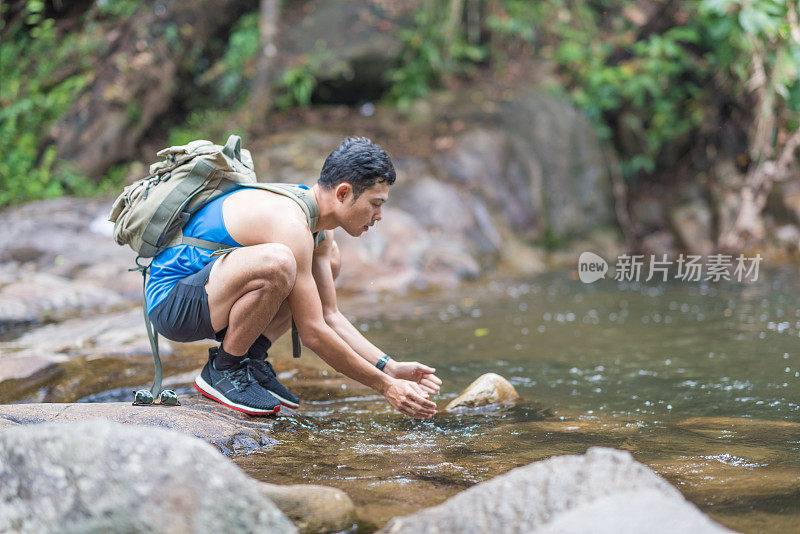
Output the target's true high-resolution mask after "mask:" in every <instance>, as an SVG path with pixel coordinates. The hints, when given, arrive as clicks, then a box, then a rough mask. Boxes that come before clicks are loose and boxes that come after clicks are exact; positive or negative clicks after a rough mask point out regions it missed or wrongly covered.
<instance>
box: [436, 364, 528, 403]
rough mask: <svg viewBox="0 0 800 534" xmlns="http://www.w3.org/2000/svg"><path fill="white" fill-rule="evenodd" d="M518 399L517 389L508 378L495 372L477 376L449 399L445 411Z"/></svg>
mask: <svg viewBox="0 0 800 534" xmlns="http://www.w3.org/2000/svg"><path fill="white" fill-rule="evenodd" d="M517 399H519V395H518V394H517V390H515V389H514V386H512V385H511V384H510V383H509V382H508V380H506V379H505V378H503V377H502V376H500V375H498V374H495V373H486V374H485V375H481V376H479V377H478V378H477V379H476V380H475V381H474V382H473V383H472V384H470V385H469V386H468V387H467V389H465V390H464V391H462V392H461V395H459V396H458V397H456V398H455V399H453V400H452V401H450V404H448V405H447V407H446V408H445V411H448V412H449V411H453V410H458V409H460V408H478V407H480V406H486V405H489V404H511V403H513V402H514V401H516V400H517Z"/></svg>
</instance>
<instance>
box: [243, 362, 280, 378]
mask: <svg viewBox="0 0 800 534" xmlns="http://www.w3.org/2000/svg"><path fill="white" fill-rule="evenodd" d="M247 363H248V364H249V365H251V366H253V367H255V368H256V369H259V370H261V371H262V372H264V373H266V374H267V375H269V376H275V369H273V368H272V364H271V363H269V362H268V361H267V360H254V359H252V358H250V359H248V361H247Z"/></svg>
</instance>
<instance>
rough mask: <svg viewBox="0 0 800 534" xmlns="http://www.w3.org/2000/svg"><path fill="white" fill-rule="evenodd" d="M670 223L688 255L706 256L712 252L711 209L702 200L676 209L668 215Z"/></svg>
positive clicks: (696, 200)
mask: <svg viewBox="0 0 800 534" xmlns="http://www.w3.org/2000/svg"><path fill="white" fill-rule="evenodd" d="M670 222H671V223H672V227H673V228H674V229H675V232H676V233H677V234H678V237H679V238H680V240H681V243H682V244H683V246H684V248H685V249H686V251H687V252H688V253H690V254H699V255H701V256H708V255H709V254H711V253H712V252H714V241H713V236H712V233H711V229H712V220H711V209H710V208H709V207H708V204H707V203H706V202H705V201H704V200H701V199H695V200H693V201H691V202H689V203H687V204H683V205H681V206H678V207H676V208H675V209H674V210H672V212H671V213H670Z"/></svg>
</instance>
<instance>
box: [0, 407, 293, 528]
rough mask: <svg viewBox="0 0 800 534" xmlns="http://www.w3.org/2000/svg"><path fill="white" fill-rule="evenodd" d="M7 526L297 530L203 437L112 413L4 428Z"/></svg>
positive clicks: (3, 522) (2, 512)
mask: <svg viewBox="0 0 800 534" xmlns="http://www.w3.org/2000/svg"><path fill="white" fill-rule="evenodd" d="M0 479H2V480H3V484H2V485H0V503H2V504H1V505H0V531H2V532H11V531H14V532H51V531H53V530H54V529H57V528H66V530H67V531H69V532H131V533H139V532H141V533H151V532H187V533H188V532H197V533H200V532H296V529H295V527H294V526H293V525H292V523H291V522H290V521H289V519H288V518H287V517H286V516H284V515H283V514H282V513H281V511H280V510H279V509H278V508H277V507H276V506H275V505H274V504H273V503H272V502H270V501H269V499H267V498H266V497H264V495H263V494H262V493H261V492H259V489H258V484H257V483H256V482H255V481H254V480H252V479H250V478H248V477H247V475H245V474H244V473H243V472H242V471H241V470H240V469H239V468H238V467H236V466H235V465H233V464H232V463H231V462H230V461H228V460H227V459H226V458H225V457H224V456H222V455H221V454H220V453H219V452H217V451H216V450H214V449H213V448H212V447H210V446H209V445H208V444H206V443H203V442H202V441H200V440H197V439H193V438H190V437H188V436H185V435H183V434H180V433H177V432H171V431H168V430H164V429H159V428H143V427H139V426H133V425H122V424H118V423H112V422H109V421H88V422H82V423H73V424H69V425H65V424H55V423H52V424H44V425H35V426H31V427H17V428H11V429H8V430H5V431H4V432H2V433H0Z"/></svg>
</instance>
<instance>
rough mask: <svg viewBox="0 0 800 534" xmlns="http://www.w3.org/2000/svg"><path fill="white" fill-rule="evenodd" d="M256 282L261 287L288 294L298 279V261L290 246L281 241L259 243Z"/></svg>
mask: <svg viewBox="0 0 800 534" xmlns="http://www.w3.org/2000/svg"><path fill="white" fill-rule="evenodd" d="M256 248H257V249H258V250H257V251H256V256H257V258H256V272H257V276H256V277H255V278H256V279H255V280H254V283H255V284H257V285H259V286H260V287H259V289H261V288H263V289H267V290H269V291H277V292H280V293H284V294H285V295H288V294H289V292H290V291H291V290H292V288H294V283H295V280H296V279H297V262H295V259H294V254H292V251H291V249H290V248H289V247H287V246H286V245H283V244H280V243H268V244H265V245H257V246H256Z"/></svg>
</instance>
